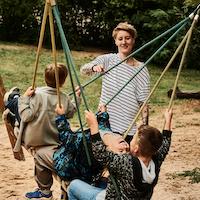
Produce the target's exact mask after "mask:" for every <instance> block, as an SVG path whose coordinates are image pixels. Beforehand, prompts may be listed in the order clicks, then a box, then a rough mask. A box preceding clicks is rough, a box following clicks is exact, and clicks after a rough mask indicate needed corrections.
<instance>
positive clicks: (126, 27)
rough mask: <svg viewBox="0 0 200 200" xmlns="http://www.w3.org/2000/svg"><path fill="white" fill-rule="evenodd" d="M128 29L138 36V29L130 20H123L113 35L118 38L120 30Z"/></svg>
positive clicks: (132, 34) (134, 35)
mask: <svg viewBox="0 0 200 200" xmlns="http://www.w3.org/2000/svg"><path fill="white" fill-rule="evenodd" d="M121 30H123V31H127V32H128V33H130V35H131V36H132V37H133V38H134V39H135V38H136V37H137V31H136V29H135V28H134V26H133V25H131V24H129V23H128V22H121V23H119V24H118V25H117V26H116V27H115V28H114V30H113V32H112V37H113V38H114V39H116V37H117V33H118V32H119V31H121Z"/></svg>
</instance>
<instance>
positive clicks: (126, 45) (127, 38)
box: [115, 30, 135, 56]
mask: <svg viewBox="0 0 200 200" xmlns="http://www.w3.org/2000/svg"><path fill="white" fill-rule="evenodd" d="M115 44H116V46H117V47H118V52H119V53H121V54H124V55H125V56H128V55H129V54H130V53H131V51H132V49H133V46H134V44H135V39H134V38H133V37H132V36H131V34H130V33H129V32H127V31H124V30H120V31H119V32H118V33H117V35H116V38H115Z"/></svg>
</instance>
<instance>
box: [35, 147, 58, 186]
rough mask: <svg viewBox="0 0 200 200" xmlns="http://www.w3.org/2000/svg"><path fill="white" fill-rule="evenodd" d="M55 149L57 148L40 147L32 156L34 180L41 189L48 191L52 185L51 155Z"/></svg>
mask: <svg viewBox="0 0 200 200" xmlns="http://www.w3.org/2000/svg"><path fill="white" fill-rule="evenodd" d="M56 149H57V146H45V147H41V148H40V149H38V150H37V151H36V153H35V155H34V162H35V180H36V182H37V183H38V186H39V188H41V189H47V190H50V188H51V186H52V184H53V177H52V173H53V172H54V168H53V154H54V152H55V150H56Z"/></svg>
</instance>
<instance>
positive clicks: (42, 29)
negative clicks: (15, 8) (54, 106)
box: [32, 1, 49, 89]
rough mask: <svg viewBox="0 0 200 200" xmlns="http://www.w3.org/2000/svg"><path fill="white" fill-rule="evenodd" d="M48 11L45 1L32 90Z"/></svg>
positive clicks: (33, 84)
mask: <svg viewBox="0 0 200 200" xmlns="http://www.w3.org/2000/svg"><path fill="white" fill-rule="evenodd" d="M48 9H49V3H47V1H46V3H45V7H44V14H43V18H42V25H41V30H40V37H39V43H38V48H37V53H36V60H35V71H34V75H33V82H32V89H34V88H35V81H36V75H37V69H38V62H39V56H40V51H41V48H42V43H43V39H44V32H45V25H46V20H47V15H48Z"/></svg>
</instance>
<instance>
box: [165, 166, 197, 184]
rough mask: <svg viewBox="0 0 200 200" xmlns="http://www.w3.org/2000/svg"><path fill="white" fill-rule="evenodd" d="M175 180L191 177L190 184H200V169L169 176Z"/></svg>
mask: <svg viewBox="0 0 200 200" xmlns="http://www.w3.org/2000/svg"><path fill="white" fill-rule="evenodd" d="M169 176H171V177H172V178H173V179H175V178H185V177H189V181H190V183H199V182H200V168H198V167H196V168H194V169H193V170H187V171H183V172H181V173H173V174H169Z"/></svg>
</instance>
